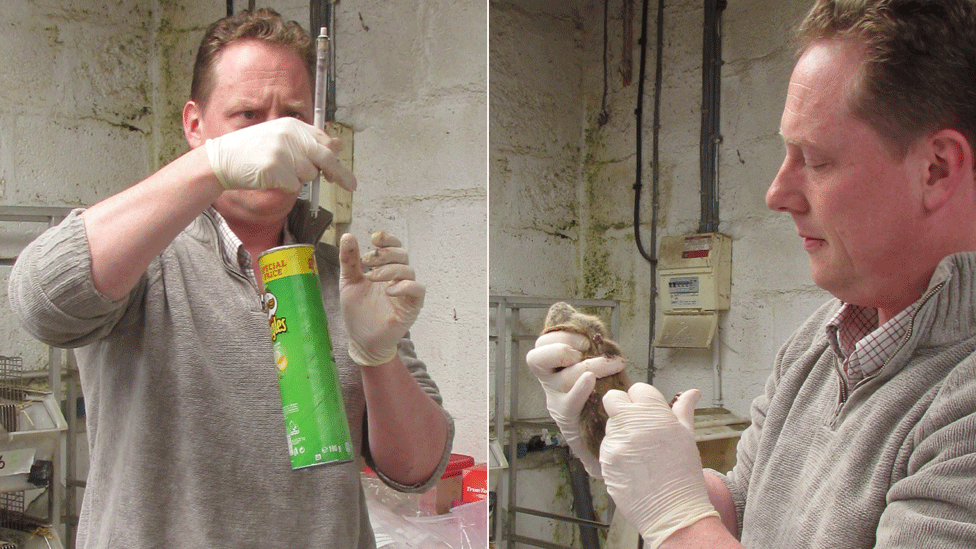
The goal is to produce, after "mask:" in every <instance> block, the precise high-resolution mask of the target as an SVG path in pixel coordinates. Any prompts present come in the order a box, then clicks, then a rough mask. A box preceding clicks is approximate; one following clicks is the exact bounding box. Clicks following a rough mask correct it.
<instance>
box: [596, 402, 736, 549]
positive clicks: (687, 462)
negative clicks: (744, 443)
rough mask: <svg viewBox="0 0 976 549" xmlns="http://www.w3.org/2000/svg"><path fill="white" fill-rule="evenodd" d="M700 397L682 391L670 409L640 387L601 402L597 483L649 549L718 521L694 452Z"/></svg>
mask: <svg viewBox="0 0 976 549" xmlns="http://www.w3.org/2000/svg"><path fill="white" fill-rule="evenodd" d="M700 397H701V392H700V391H698V390H697V389H692V390H690V391H685V392H683V393H681V395H680V396H679V397H678V399H677V401H676V402H675V404H674V407H673V409H672V407H670V406H668V402H667V401H666V400H664V396H663V395H662V394H661V392H660V391H658V390H657V389H655V388H654V387H652V386H650V385H648V384H646V383H635V384H634V385H632V386H631V388H630V390H629V391H628V392H626V393H625V392H623V391H616V390H613V391H609V392H607V394H606V395H604V397H603V406H604V408H606V409H607V414H609V415H610V420H609V421H608V422H607V433H606V436H605V437H604V439H603V444H601V445H600V465H601V466H602V468H603V480H604V482H605V483H606V486H607V493H608V494H610V497H612V498H613V501H614V503H615V504H616V505H617V509H618V510H619V511H620V512H621V513H622V514H623V515H624V516H625V517H627V520H629V521H630V522H631V524H633V525H634V527H636V528H637V531H639V532H640V533H641V537H643V538H644V542H645V543H646V544H647V547H648V548H649V549H656V548H657V547H658V546H660V545H661V543H663V542H664V540H666V539H667V538H668V537H669V536H670V535H671V534H673V533H674V532H676V531H678V530H680V529H682V528H685V527H688V526H691V525H692V524H694V523H695V522H698V521H699V520H701V519H703V518H705V517H707V516H712V515H714V516H718V512H717V511H715V508H714V507H713V506H712V504H711V502H710V501H709V499H708V491H707V490H706V488H705V480H704V477H703V476H702V465H701V456H700V455H699V453H698V448H697V447H696V446H695V435H694V421H695V420H694V415H695V404H696V403H697V402H698V399H699V398H700Z"/></svg>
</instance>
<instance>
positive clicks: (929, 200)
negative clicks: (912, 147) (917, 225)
mask: <svg viewBox="0 0 976 549" xmlns="http://www.w3.org/2000/svg"><path fill="white" fill-rule="evenodd" d="M925 147H926V148H925V154H926V159H927V161H928V163H929V168H928V174H927V178H926V180H925V182H924V183H925V184H924V186H923V189H922V200H923V205H924V207H925V210H926V211H930V212H931V211H935V210H938V209H939V208H941V207H942V206H943V205H945V204H946V202H948V201H949V200H950V199H951V198H952V195H954V194H955V192H956V190H957V189H958V188H959V185H961V184H963V182H965V181H967V180H971V179H972V175H973V170H974V167H973V151H972V148H971V147H970V146H969V140H968V139H966V137H965V136H964V135H962V134H961V133H959V132H958V131H956V130H952V129H944V130H940V131H938V132H936V133H934V134H932V135H931V136H929V137H928V139H927V141H926V143H925Z"/></svg>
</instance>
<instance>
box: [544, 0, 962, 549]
mask: <svg viewBox="0 0 976 549" xmlns="http://www.w3.org/2000/svg"><path fill="white" fill-rule="evenodd" d="M974 28H976V4H974V3H973V2H972V0H930V1H917V0H860V1H842V0H818V1H817V2H816V4H815V5H814V7H813V8H812V10H811V12H810V13H809V14H808V16H807V17H806V19H805V20H804V22H803V23H802V25H801V26H800V28H799V30H798V38H799V43H800V47H801V51H802V53H801V55H800V57H799V60H798V62H797V64H796V67H795V69H794V71H793V75H792V77H791V80H790V85H789V90H788V93H787V98H786V106H785V109H784V111H783V116H782V120H781V127H780V129H781V133H782V135H783V138H784V141H785V143H786V158H785V160H784V162H783V165H782V167H781V168H780V170H779V173H778V174H777V176H776V178H775V180H774V181H773V183H772V185H771V186H770V188H769V191H768V193H767V195H766V201H767V204H768V206H769V207H770V208H772V209H774V210H776V211H782V212H786V213H789V214H790V215H791V216H792V217H793V220H794V222H795V223H796V227H797V232H798V234H799V236H800V237H801V238H802V241H803V247H804V249H805V250H806V251H807V252H808V253H809V255H810V267H811V271H812V273H813V278H814V281H815V282H816V283H817V284H818V285H819V286H821V287H822V288H824V289H826V290H828V291H829V292H831V293H832V294H833V295H834V296H835V297H836V298H837V299H836V300H833V301H831V302H829V303H827V304H825V305H824V306H823V307H822V308H820V309H819V310H818V311H817V312H816V313H814V314H813V316H811V317H810V319H809V320H808V321H807V322H806V323H805V324H804V325H803V326H801V327H800V328H799V330H798V331H797V332H796V333H795V334H794V335H793V336H792V337H791V338H790V340H789V341H787V342H786V344H785V345H784V346H783V348H782V350H781V351H780V353H779V355H778V356H777V358H776V362H775V365H774V369H773V372H772V374H771V375H770V377H769V378H768V381H767V383H766V390H765V393H764V394H763V395H761V396H759V397H758V398H757V399H756V400H755V401H754V402H753V409H752V425H751V426H750V427H749V428H748V429H747V430H746V431H745V432H744V433H743V434H742V438H741V440H740V442H739V446H738V459H737V463H736V466H735V468H734V469H733V470H732V471H731V472H729V473H728V474H727V475H726V474H719V473H717V472H714V471H706V472H705V474H704V480H703V478H702V473H701V470H700V467H701V461H700V458H699V455H698V452H697V450H696V448H695V444H694V439H693V436H692V429H691V422H692V415H693V408H694V401H695V400H697V395H696V394H694V393H697V391H694V392H691V393H692V394H690V395H688V396H685V395H683V396H685V398H683V399H681V400H679V402H678V403H676V404H675V406H674V409H673V411H672V410H671V409H669V407H668V405H667V404H666V402H665V401H664V399H663V397H662V396H661V394H660V393H659V392H657V390H656V389H654V388H653V387H650V386H649V385H646V384H636V385H635V386H634V387H632V388H631V389H630V390H629V391H628V392H627V393H624V392H621V391H617V392H614V393H609V394H607V396H606V397H605V398H604V404H605V406H606V408H607V411H608V413H609V414H610V416H611V418H610V420H609V422H608V425H607V436H606V438H605V440H604V442H603V445H602V446H601V449H600V457H599V463H598V464H596V468H597V470H596V472H597V473H598V474H602V475H603V477H604V479H605V481H606V485H607V490H608V492H609V493H610V495H611V496H612V497H613V499H614V501H615V502H616V503H617V506H618V509H619V510H620V511H621V512H622V513H623V514H624V516H626V517H627V518H628V519H629V520H630V521H631V522H632V523H633V524H634V525H635V526H636V528H637V529H638V531H639V532H640V533H641V535H642V537H643V539H644V540H645V542H646V545H645V546H646V547H742V546H744V547H749V548H750V549H756V548H763V547H769V548H773V547H775V548H784V547H974V546H976V295H974V288H976V282H974V278H976V173H974V161H976V153H974V145H976V33H974V32H973V29H974ZM571 343H572V342H570V341H568V340H566V338H565V337H564V338H563V342H562V343H559V342H554V341H552V340H547V341H543V342H542V345H539V347H538V348H537V349H535V350H534V351H533V355H532V356H530V365H531V366H532V367H533V368H534V370H535V371H537V372H539V373H541V377H540V379H542V380H543V386H544V387H549V389H547V393H553V394H554V395H555V396H554V397H553V398H551V399H550V401H551V402H552V403H553V407H554V408H556V411H557V414H556V415H560V417H561V418H563V421H565V418H572V417H573V411H574V410H578V408H575V405H576V404H575V401H574V399H573V398H572V397H571V396H570V395H574V396H575V395H576V394H582V393H585V391H586V386H587V385H589V386H592V378H593V377H594V374H592V373H580V372H584V371H586V370H587V369H592V368H594V366H593V364H577V365H574V366H573V367H572V369H575V373H571V374H566V375H564V376H563V378H562V379H560V378H559V377H558V376H559V375H560V373H561V372H557V371H556V368H555V367H554V365H556V364H558V361H557V360H556V358H553V357H557V358H560V357H563V356H565V357H569V358H563V363H562V365H567V364H571V363H572V362H573V360H572V352H573V349H572V347H571ZM539 357H541V358H542V360H541V361H540V360H539ZM577 360H578V359H577ZM595 368H597V369H598V370H600V371H598V372H597V375H604V374H605V371H608V370H609V371H612V370H614V369H615V368H617V369H619V368H618V367H617V366H615V365H608V364H606V361H600V362H599V363H598V364H597V365H596V366H595ZM567 370H569V369H567ZM563 371H564V372H565V371H566V370H563ZM574 382H575V384H574ZM560 385H561V386H562V387H564V389H563V390H564V391H565V387H572V389H571V390H569V391H568V392H566V393H564V394H563V395H560V394H559V393H558V392H557V390H556V389H557V388H558V387H559V386H560Z"/></svg>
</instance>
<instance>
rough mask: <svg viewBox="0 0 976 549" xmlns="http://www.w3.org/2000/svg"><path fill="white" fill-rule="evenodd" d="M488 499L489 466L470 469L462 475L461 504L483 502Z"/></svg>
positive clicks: (480, 464) (483, 464) (476, 466)
mask: <svg viewBox="0 0 976 549" xmlns="http://www.w3.org/2000/svg"><path fill="white" fill-rule="evenodd" d="M487 497H488V464H487V463H479V464H477V465H475V466H474V467H468V468H467V469H465V470H464V472H463V473H462V474H461V502H462V503H470V502H472V501H481V500H483V499H486V498H487Z"/></svg>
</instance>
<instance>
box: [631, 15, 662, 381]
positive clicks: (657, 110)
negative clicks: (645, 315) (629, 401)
mask: <svg viewBox="0 0 976 549" xmlns="http://www.w3.org/2000/svg"><path fill="white" fill-rule="evenodd" d="M648 3H649V2H648V0H643V2H642V5H641V37H640V42H639V44H640V46H641V54H640V68H639V73H638V76H637V108H636V109H635V110H634V114H635V116H636V117H637V124H636V126H637V135H636V145H637V150H636V170H635V172H636V178H635V181H634V240H636V242H637V249H638V251H640V254H641V256H642V257H643V258H644V259H646V260H647V262H648V263H650V265H651V296H650V322H649V323H648V325H649V329H648V332H649V335H648V342H649V345H648V353H647V383H648V384H653V383H654V373H655V372H656V371H657V370H656V368H655V366H654V345H653V341H654V331H655V323H656V321H657V306H656V302H657V251H656V250H657V215H658V202H659V199H658V196H659V182H660V178H661V172H660V162H659V161H658V159H659V156H660V147H659V145H658V139H659V137H660V133H661V132H660V130H661V122H660V121H661V81H662V79H663V61H662V51H663V50H664V0H658V3H657V58H656V67H655V70H654V127H653V132H652V134H651V136H652V147H651V154H652V157H651V170H652V174H651V239H650V240H651V245H650V252H648V251H647V250H646V249H645V248H644V243H643V240H642V239H641V235H640V225H641V224H640V199H641V189H642V188H643V187H644V182H643V163H644V162H643V149H644V138H643V133H644V132H643V125H644V80H645V73H646V69H647V7H648Z"/></svg>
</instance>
